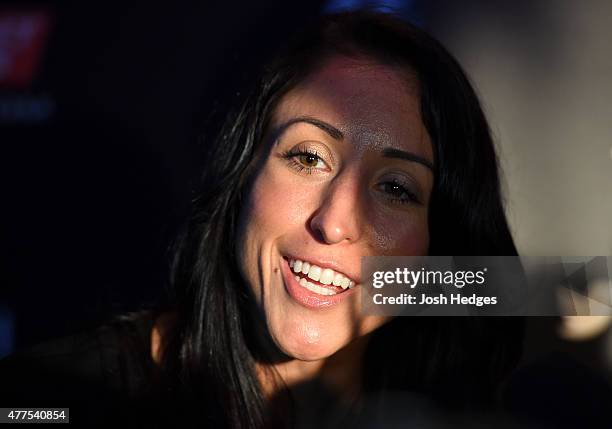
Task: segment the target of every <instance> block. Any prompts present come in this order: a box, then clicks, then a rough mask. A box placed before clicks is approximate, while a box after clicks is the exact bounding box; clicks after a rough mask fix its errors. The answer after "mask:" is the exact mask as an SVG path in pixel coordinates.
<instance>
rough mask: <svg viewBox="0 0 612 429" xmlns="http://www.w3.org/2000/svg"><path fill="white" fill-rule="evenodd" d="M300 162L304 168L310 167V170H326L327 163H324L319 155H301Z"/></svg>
mask: <svg viewBox="0 0 612 429" xmlns="http://www.w3.org/2000/svg"><path fill="white" fill-rule="evenodd" d="M298 160H299V161H300V163H302V164H303V165H304V167H309V168H324V167H325V163H324V162H323V160H322V159H321V158H319V157H318V156H317V155H314V154H311V153H308V154H306V155H299V156H298Z"/></svg>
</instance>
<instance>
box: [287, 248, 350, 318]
mask: <svg viewBox="0 0 612 429" xmlns="http://www.w3.org/2000/svg"><path fill="white" fill-rule="evenodd" d="M281 271H282V273H283V280H284V281H285V289H286V290H287V293H288V294H289V296H290V297H291V298H293V300H294V301H296V302H297V303H298V304H301V305H303V306H304V307H307V308H313V309H316V308H328V307H332V306H335V305H337V304H339V303H340V302H342V301H344V300H345V299H346V298H348V297H349V296H351V295H353V294H354V293H355V290H356V289H357V288H356V287H354V288H352V289H347V290H345V291H344V292H341V293H338V294H336V295H319V294H318V293H314V292H312V291H310V290H308V289H306V288H305V287H303V286H300V285H299V284H298V282H297V281H296V280H295V275H294V274H293V271H292V270H291V267H289V261H288V260H287V259H286V258H281Z"/></svg>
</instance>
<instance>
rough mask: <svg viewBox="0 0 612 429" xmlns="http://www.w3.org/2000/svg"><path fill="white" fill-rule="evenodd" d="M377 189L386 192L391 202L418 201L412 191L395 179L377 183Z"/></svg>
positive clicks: (405, 202)
mask: <svg viewBox="0 0 612 429" xmlns="http://www.w3.org/2000/svg"><path fill="white" fill-rule="evenodd" d="M378 189H379V190H380V191H382V192H383V193H384V194H386V195H387V197H388V198H389V199H390V200H391V202H393V203H399V204H407V203H420V201H419V199H418V198H417V196H416V195H415V194H414V193H413V192H411V191H410V190H409V189H407V188H406V187H405V186H403V185H402V184H400V183H398V182H396V181H391V182H382V183H380V184H379V185H378Z"/></svg>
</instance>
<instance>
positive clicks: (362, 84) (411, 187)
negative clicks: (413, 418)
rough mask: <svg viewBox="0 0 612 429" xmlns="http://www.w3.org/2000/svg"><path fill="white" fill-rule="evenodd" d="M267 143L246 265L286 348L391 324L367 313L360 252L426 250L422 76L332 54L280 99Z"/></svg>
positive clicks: (427, 152) (317, 350)
mask: <svg viewBox="0 0 612 429" xmlns="http://www.w3.org/2000/svg"><path fill="white" fill-rule="evenodd" d="M261 150H262V151H263V152H262V153H261V155H262V158H261V159H260V162H259V163H258V167H257V171H256V172H255V176H254V179H253V182H252V185H251V189H250V194H249V198H248V201H247V203H246V204H245V206H244V207H243V209H242V212H241V218H240V231H239V238H238V242H237V246H238V247H237V250H238V265H239V266H240V270H241V273H242V276H243V277H244V279H245V280H246V281H247V283H248V285H249V286H250V287H251V289H252V291H253V293H254V295H255V298H256V299H257V301H258V304H259V306H260V307H261V308H262V310H263V313H264V314H265V319H266V324H267V327H268V330H269V333H270V335H271V337H272V339H273V341H274V342H275V343H276V345H277V346H278V347H279V349H280V350H281V351H282V352H284V353H285V354H286V355H288V356H289V357H292V358H297V359H301V360H309V361H310V360H318V359H322V358H326V357H328V356H330V355H332V354H334V353H335V352H336V351H338V350H339V349H341V348H342V347H344V346H346V345H347V344H349V343H350V342H351V341H352V340H353V339H355V338H357V337H359V336H362V335H365V334H367V333H369V332H371V331H372V330H374V329H376V328H377V327H379V326H380V325H382V324H383V323H384V322H385V319H384V318H382V317H380V316H364V315H362V314H361V312H360V299H361V294H360V293H359V290H360V287H361V286H360V283H361V281H362V279H361V277H360V276H361V273H360V271H361V257H362V256H382V255H425V254H426V253H427V250H428V245H429V235H428V225H427V212H428V205H429V198H430V193H431V189H432V186H433V173H432V170H431V164H432V163H433V154H432V146H431V142H430V139H429V136H428V134H427V131H426V129H425V127H424V125H423V123H422V120H421V115H420V104H419V98H418V85H417V81H416V78H411V77H409V76H405V75H403V74H400V72H398V71H397V70H395V69H394V68H390V67H386V66H382V65H379V64H377V63H374V62H371V61H369V60H367V59H362V60H357V59H350V58H347V57H341V56H337V57H333V58H331V59H330V60H328V61H327V62H325V63H324V64H323V66H322V67H320V68H319V69H318V71H316V72H314V73H312V74H311V75H310V77H309V78H307V79H306V80H305V81H303V82H302V83H301V84H300V85H298V86H297V87H296V88H294V89H293V90H291V91H290V92H288V93H287V94H286V95H285V96H284V97H283V98H282V99H281V100H280V102H279V104H278V106H277V107H276V109H275V111H274V113H273V116H272V120H271V126H270V128H269V131H268V133H267V138H266V139H265V140H264V141H263V142H262V148H261ZM296 276H297V278H296ZM330 282H331V284H330ZM347 284H348V285H349V287H347Z"/></svg>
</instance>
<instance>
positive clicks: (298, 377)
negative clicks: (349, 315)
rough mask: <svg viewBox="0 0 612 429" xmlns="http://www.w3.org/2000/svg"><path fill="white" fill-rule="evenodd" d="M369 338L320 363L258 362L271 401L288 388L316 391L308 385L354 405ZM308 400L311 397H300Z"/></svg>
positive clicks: (262, 383) (348, 346)
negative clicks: (324, 390) (318, 387)
mask: <svg viewBox="0 0 612 429" xmlns="http://www.w3.org/2000/svg"><path fill="white" fill-rule="evenodd" d="M368 341H369V335H367V336H363V337H360V338H357V339H355V340H353V341H352V342H351V343H350V344H348V345H347V346H345V347H344V348H342V349H340V350H338V351H337V352H336V353H334V354H333V355H332V356H329V357H327V358H325V359H320V360H316V361H301V360H298V359H290V360H286V361H282V362H276V363H271V364H266V363H258V364H257V374H258V376H259V380H260V381H261V385H262V388H263V391H264V394H265V396H266V397H267V398H273V397H274V396H276V395H277V394H279V393H281V392H282V391H283V390H285V389H288V390H289V391H290V392H291V393H292V395H294V396H295V394H296V392H298V391H299V392H311V393H312V392H313V390H316V387H315V388H314V389H311V388H306V389H304V388H303V387H304V386H320V387H321V388H323V389H326V390H327V391H329V392H332V393H333V394H335V396H336V397H337V399H338V401H340V402H352V401H353V400H354V398H355V397H356V396H358V395H359V393H360V391H361V384H362V377H361V372H362V362H363V357H364V353H365V349H366V346H367V343H368ZM296 399H297V400H306V401H307V400H308V398H296Z"/></svg>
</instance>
